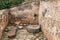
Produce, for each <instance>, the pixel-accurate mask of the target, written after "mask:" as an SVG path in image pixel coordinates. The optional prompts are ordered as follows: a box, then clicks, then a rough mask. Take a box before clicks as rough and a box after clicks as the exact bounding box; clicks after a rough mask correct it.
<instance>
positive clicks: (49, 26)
mask: <svg viewBox="0 0 60 40" xmlns="http://www.w3.org/2000/svg"><path fill="white" fill-rule="evenodd" d="M59 2H60V1H59ZM59 2H58V1H56V2H55V1H52V2H49V1H42V2H40V10H39V23H40V24H41V28H42V31H43V33H44V34H45V36H46V37H47V38H48V40H60V35H59V34H60V14H59V13H60V7H59V6H60V5H59V4H60V3H59Z"/></svg>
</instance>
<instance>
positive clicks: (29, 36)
mask: <svg viewBox="0 0 60 40" xmlns="http://www.w3.org/2000/svg"><path fill="white" fill-rule="evenodd" d="M1 40H47V39H46V37H45V36H44V35H43V33H42V32H39V33H36V34H33V33H29V32H27V30H26V29H25V28H23V29H18V30H17V35H16V37H15V38H8V36H7V33H6V32H4V35H3V36H2V39H1Z"/></svg>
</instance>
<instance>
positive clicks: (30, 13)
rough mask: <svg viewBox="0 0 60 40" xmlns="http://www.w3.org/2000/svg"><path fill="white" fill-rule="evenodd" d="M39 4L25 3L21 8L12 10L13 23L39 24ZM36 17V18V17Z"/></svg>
mask: <svg viewBox="0 0 60 40" xmlns="http://www.w3.org/2000/svg"><path fill="white" fill-rule="evenodd" d="M37 4H38V3H35V2H32V3H28V2H27V3H23V4H22V5H21V6H18V7H13V8H10V14H11V15H12V16H11V20H10V21H11V22H13V23H17V24H19V23H22V24H29V23H34V22H36V23H37V21H38V20H37V19H38V17H37V16H38V8H39V7H38V6H37ZM34 15H36V16H34Z"/></svg>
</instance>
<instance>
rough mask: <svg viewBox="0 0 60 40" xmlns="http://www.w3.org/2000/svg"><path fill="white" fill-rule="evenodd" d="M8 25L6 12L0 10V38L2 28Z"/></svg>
mask: <svg viewBox="0 0 60 40" xmlns="http://www.w3.org/2000/svg"><path fill="white" fill-rule="evenodd" d="M7 24H8V11H7V10H0V38H1V36H2V32H3V30H4V28H5V27H6V26H7Z"/></svg>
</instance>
